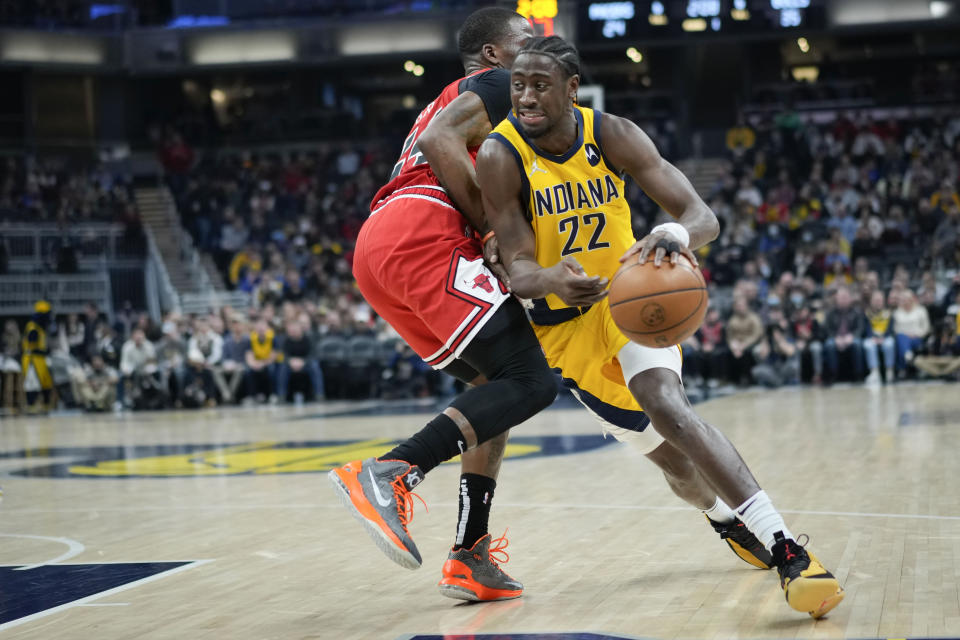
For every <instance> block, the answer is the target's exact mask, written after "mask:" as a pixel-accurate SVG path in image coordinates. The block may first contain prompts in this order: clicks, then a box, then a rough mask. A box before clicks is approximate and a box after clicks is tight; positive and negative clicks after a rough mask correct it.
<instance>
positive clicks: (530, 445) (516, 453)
mask: <svg viewBox="0 0 960 640" xmlns="http://www.w3.org/2000/svg"><path fill="white" fill-rule="evenodd" d="M397 442H398V441H397V440H394V439H392V438H377V439H371V440H351V441H339V442H251V443H247V444H238V445H223V444H221V445H206V446H205V445H180V446H164V445H160V446H144V447H134V448H133V449H126V448H124V447H93V448H88V447H84V448H56V449H45V450H29V451H17V452H10V453H4V454H0V459H7V460H10V459H18V458H22V459H24V460H27V459H29V460H30V461H31V462H33V463H35V461H36V459H37V458H38V457H49V458H67V459H71V458H72V461H69V462H58V463H56V464H51V465H48V466H39V467H38V466H32V467H29V468H25V469H20V470H17V471H13V472H12V473H13V474H15V475H20V476H30V477H44V478H68V477H78V476H84V477H92V478H96V477H99V478H174V477H183V476H234V475H267V474H280V473H322V472H326V471H329V470H331V469H333V468H335V467H339V466H342V465H344V464H346V463H348V462H350V461H351V460H363V459H366V458H371V457H376V456H380V455H383V454H384V453H386V452H387V451H390V450H391V449H392V448H393V447H394V446H396V444H397ZM610 442H611V441H610V440H605V439H604V438H603V436H600V435H588V436H562V437H561V436H529V437H517V438H512V439H511V440H510V441H509V442H508V443H507V448H506V451H505V457H506V458H507V459H516V458H528V457H531V456H555V455H564V454H568V453H579V452H581V451H589V450H591V449H596V448H598V447H602V446H603V445H605V444H608V443H610ZM459 462H460V459H459V457H457V458H454V459H453V460H451V461H450V463H456V464H459Z"/></svg>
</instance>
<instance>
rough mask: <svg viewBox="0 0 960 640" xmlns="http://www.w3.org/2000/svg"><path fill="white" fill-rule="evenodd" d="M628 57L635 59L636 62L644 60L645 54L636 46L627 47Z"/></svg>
mask: <svg viewBox="0 0 960 640" xmlns="http://www.w3.org/2000/svg"><path fill="white" fill-rule="evenodd" d="M627 57H628V58H630V59H631V60H633V61H634V62H642V61H643V54H642V53H640V52H639V51H637V48H636V47H630V48H629V49H627Z"/></svg>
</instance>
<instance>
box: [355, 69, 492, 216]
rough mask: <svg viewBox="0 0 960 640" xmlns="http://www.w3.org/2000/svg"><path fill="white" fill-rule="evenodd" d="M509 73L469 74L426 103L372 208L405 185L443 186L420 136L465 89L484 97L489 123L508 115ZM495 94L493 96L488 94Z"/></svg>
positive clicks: (486, 71) (472, 152) (473, 150)
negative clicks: (424, 152)
mask: <svg viewBox="0 0 960 640" xmlns="http://www.w3.org/2000/svg"><path fill="white" fill-rule="evenodd" d="M509 76H510V74H509V72H506V71H505V70H503V69H481V70H480V71H475V72H474V73H471V74H470V75H468V76H465V77H463V78H460V79H459V80H457V81H456V82H451V83H450V84H448V85H447V86H446V87H445V88H444V90H443V91H442V92H440V95H439V96H437V98H436V99H435V100H434V101H433V102H431V103H430V104H428V105H427V107H426V108H425V109H424V110H423V111H421V112H420V115H418V116H417V119H416V120H415V121H414V123H413V127H412V128H411V129H410V133H408V134H407V137H406V139H405V140H404V141H403V149H401V151H400V157H399V158H398V159H397V162H396V164H394V165H393V171H392V172H391V174H390V181H389V182H388V183H387V184H385V185H384V186H382V187H381V188H380V190H379V191H377V193H376V195H374V196H373V201H372V202H371V203H370V208H371V210H373V209H375V208H376V205H377V203H378V202H380V201H381V200H383V199H384V198H386V197H387V196H389V195H390V194H392V193H393V192H395V191H397V190H398V189H401V188H403V187H408V186H413V185H424V186H427V185H429V186H440V181H439V180H437V177H436V176H435V175H434V173H433V171H431V170H430V165H429V164H427V159H426V158H424V157H423V153H422V152H421V151H420V148H419V146H418V145H417V139H418V138H419V137H420V134H422V133H423V132H424V130H425V129H426V128H427V125H429V124H430V121H431V120H433V119H434V118H435V117H436V115H437V114H438V113H440V112H441V111H443V109H444V107H446V106H447V105H448V104H450V103H451V102H453V101H454V99H456V97H457V96H459V95H460V94H461V93H463V92H464V91H467V90H469V91H474V92H476V93H477V94H478V95H480V97H481V99H483V101H484V104H485V106H486V107H487V112H488V114H489V115H490V117H491V122H490V124H491V125H492V126H496V125H497V124H498V123H499V122H500V120H501V119H502V118H503V117H505V116H506V113H505V112H501V110H502V108H503V107H502V104H503V103H504V101H506V104H509V99H510V95H509V92H510V85H509ZM488 96H492V97H488ZM479 148H480V146H479V145H477V146H476V147H473V148H471V149H469V151H470V156H471V157H472V158H473V159H474V161H476V157H477V150H478V149H479Z"/></svg>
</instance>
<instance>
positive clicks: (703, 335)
mask: <svg viewBox="0 0 960 640" xmlns="http://www.w3.org/2000/svg"><path fill="white" fill-rule="evenodd" d="M696 335H697V339H698V341H699V343H700V358H701V375H702V376H703V380H704V383H705V384H706V385H707V386H708V387H715V386H717V385H718V384H719V381H720V380H725V379H726V378H727V370H726V365H727V358H728V357H729V355H728V351H727V343H726V336H725V335H724V327H723V318H721V317H720V310H719V309H717V307H715V306H711V307H710V308H709V309H707V316H706V317H705V318H704V320H703V324H702V325H700V329H698V330H697V333H696Z"/></svg>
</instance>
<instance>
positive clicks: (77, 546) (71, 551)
mask: <svg viewBox="0 0 960 640" xmlns="http://www.w3.org/2000/svg"><path fill="white" fill-rule="evenodd" d="M0 538H27V539H28V540H51V541H53V542H59V543H60V544H65V545H67V547H68V548H67V550H66V551H65V552H64V553H61V554H60V555H59V556H57V557H56V558H54V559H53V560H47V561H46V562H38V563H36V564H31V565H27V566H25V567H17V568H16V569H14V571H29V570H30V569H36V568H37V567H42V566H45V565H48V564H57V563H58V562H63V561H64V560H69V559H70V558H72V557H74V556H77V555H80V554H81V553H83V551H84V549H86V547H85V546H83V544H82V543H80V542H77V541H76V540H73V539H71V538H52V537H50V536H33V535H28V534H26V533H0Z"/></svg>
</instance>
